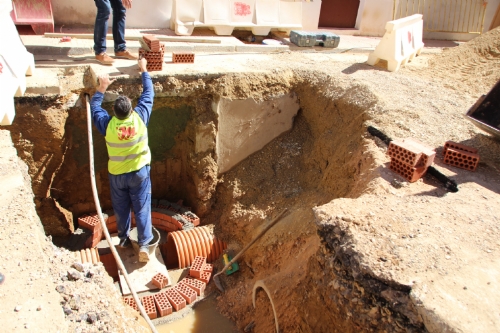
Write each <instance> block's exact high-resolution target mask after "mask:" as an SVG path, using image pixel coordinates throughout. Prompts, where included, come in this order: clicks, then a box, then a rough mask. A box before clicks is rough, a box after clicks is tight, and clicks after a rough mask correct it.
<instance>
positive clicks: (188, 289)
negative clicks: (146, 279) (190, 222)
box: [123, 256, 213, 319]
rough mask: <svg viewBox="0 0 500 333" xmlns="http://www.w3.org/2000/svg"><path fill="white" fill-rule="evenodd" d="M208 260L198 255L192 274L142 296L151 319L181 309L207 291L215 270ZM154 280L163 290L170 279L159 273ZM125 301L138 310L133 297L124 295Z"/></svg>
mask: <svg viewBox="0 0 500 333" xmlns="http://www.w3.org/2000/svg"><path fill="white" fill-rule="evenodd" d="M206 260H207V258H206V257H200V256H198V257H196V258H195V259H194V261H193V264H192V265H191V269H190V271H189V275H190V276H188V277H185V278H184V279H182V280H181V281H179V282H178V283H177V284H176V285H175V286H174V287H173V288H169V289H166V290H165V291H161V292H159V293H156V294H154V295H149V296H144V297H141V299H140V300H141V303H142V305H143V306H144V309H145V310H146V313H147V314H148V316H149V318H150V319H154V318H157V317H158V316H159V317H164V316H167V315H169V314H171V313H172V311H173V309H175V311H180V310H181V309H183V308H185V307H186V304H191V303H193V302H194V301H195V300H196V298H197V297H198V296H201V295H202V294H203V293H204V292H205V288H206V286H207V283H208V281H209V280H210V276H211V274H212V270H213V267H212V265H211V264H207V263H206ZM152 282H153V284H154V285H155V286H157V287H158V288H159V289H160V290H161V289H163V288H164V287H165V286H166V285H167V283H168V279H167V277H166V276H165V275H163V274H161V273H158V274H156V275H155V276H154V277H153V279H152ZM123 301H124V302H125V303H126V304H128V305H130V306H131V307H132V308H134V309H135V310H136V311H138V309H137V305H136V303H135V302H134V299H133V298H132V297H123ZM154 305H156V307H155V306H154Z"/></svg>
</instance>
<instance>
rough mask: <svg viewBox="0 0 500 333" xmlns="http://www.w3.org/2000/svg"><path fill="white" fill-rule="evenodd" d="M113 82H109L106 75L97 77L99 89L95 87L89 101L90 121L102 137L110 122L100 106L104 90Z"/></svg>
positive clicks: (109, 118) (108, 116)
mask: <svg viewBox="0 0 500 333" xmlns="http://www.w3.org/2000/svg"><path fill="white" fill-rule="evenodd" d="M113 82H115V80H110V79H109V76H108V75H102V76H99V87H97V91H96V93H95V94H94V96H92V99H91V101H90V111H91V113H92V121H93V122H94V125H95V127H97V129H98V130H99V132H100V133H101V134H102V135H106V128H107V127H108V124H109V121H110V120H111V116H110V115H108V113H107V112H106V110H104V109H103V108H102V107H101V104H102V100H103V99H104V93H105V92H106V89H108V86H109V85H110V84H111V83H113Z"/></svg>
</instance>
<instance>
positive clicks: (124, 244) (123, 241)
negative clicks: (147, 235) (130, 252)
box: [117, 237, 132, 248]
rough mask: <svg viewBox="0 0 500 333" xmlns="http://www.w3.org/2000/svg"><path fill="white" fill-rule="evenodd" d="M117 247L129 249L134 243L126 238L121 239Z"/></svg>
mask: <svg viewBox="0 0 500 333" xmlns="http://www.w3.org/2000/svg"><path fill="white" fill-rule="evenodd" d="M117 247H121V248H127V247H132V242H131V241H130V238H128V237H127V238H124V239H120V243H118V245H117Z"/></svg>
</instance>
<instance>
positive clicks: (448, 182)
mask: <svg viewBox="0 0 500 333" xmlns="http://www.w3.org/2000/svg"><path fill="white" fill-rule="evenodd" d="M368 133H370V134H371V135H372V136H376V137H377V138H379V139H380V140H382V141H384V143H385V144H386V145H389V143H390V142H391V141H392V139H391V138H390V137H388V136H387V135H385V134H384V133H382V132H381V131H380V130H378V129H376V128H375V127H373V126H368ZM425 175H431V176H433V177H434V178H436V179H437V180H438V181H439V182H441V183H442V184H443V185H444V187H445V188H446V189H447V190H448V191H450V192H453V193H456V192H458V185H457V182H456V181H454V180H453V179H450V178H448V177H446V176H445V175H444V174H442V173H441V172H440V171H439V170H438V169H436V168H434V167H433V166H430V167H428V168H427V172H426V173H425Z"/></svg>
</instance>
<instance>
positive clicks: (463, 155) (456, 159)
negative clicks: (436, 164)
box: [443, 148, 479, 171]
mask: <svg viewBox="0 0 500 333" xmlns="http://www.w3.org/2000/svg"><path fill="white" fill-rule="evenodd" d="M443 162H444V163H446V164H449V165H452V166H455V167H457V168H462V169H465V170H470V171H475V170H476V168H477V165H478V164H479V155H478V154H474V153H470V152H466V151H464V150H458V149H453V148H448V149H447V150H446V155H445V156H444V161H443Z"/></svg>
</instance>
